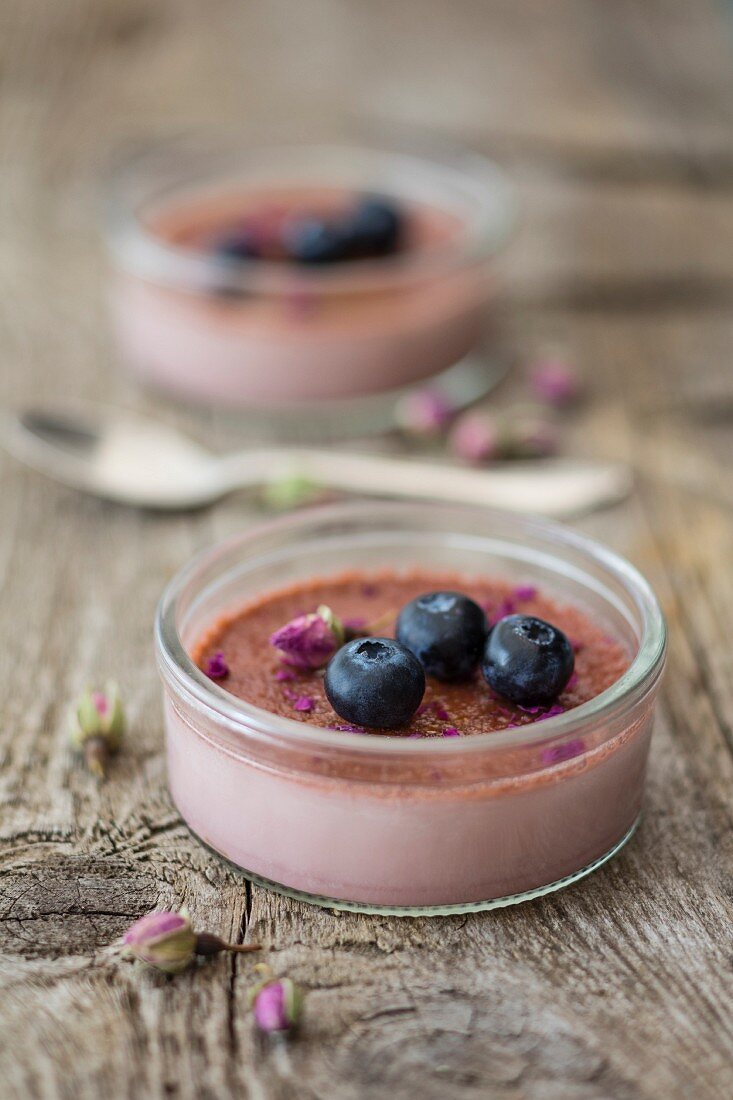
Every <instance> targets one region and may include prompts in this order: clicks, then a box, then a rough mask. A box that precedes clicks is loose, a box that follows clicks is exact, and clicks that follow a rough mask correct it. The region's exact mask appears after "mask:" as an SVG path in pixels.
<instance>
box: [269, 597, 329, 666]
mask: <svg viewBox="0 0 733 1100" xmlns="http://www.w3.org/2000/svg"><path fill="white" fill-rule="evenodd" d="M343 644H344V627H343V623H341V622H340V620H339V619H337V618H336V616H335V615H334V613H333V611H331V608H330V607H326V606H325V604H323V605H321V607H319V608H318V609H317V610H316V611H313V612H311V614H309V615H298V617H297V618H295V619H291V621H290V622H289V623H286V624H285V626H281V627H280V629H279V630H276V631H275V633H274V634H272V635H271V637H270V645H272V646H274V647H275V649H279V650H280V652H281V653H282V655H283V661H284V662H285V664H286V665H291V666H292V667H293V668H299V669H303V670H306V669H315V668H323V667H324V666H325V665H327V664H328V662H329V661H330V659H331V657H332V656H333V655H334V653H335V652H336V650H337V649H339V648H340V647H341V646H342V645H343Z"/></svg>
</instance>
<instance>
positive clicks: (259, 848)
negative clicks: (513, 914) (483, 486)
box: [156, 504, 665, 915]
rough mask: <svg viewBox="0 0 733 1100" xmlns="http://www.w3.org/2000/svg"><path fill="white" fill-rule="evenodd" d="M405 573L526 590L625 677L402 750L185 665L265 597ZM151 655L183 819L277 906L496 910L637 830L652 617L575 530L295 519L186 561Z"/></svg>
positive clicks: (652, 667) (440, 515)
mask: <svg viewBox="0 0 733 1100" xmlns="http://www.w3.org/2000/svg"><path fill="white" fill-rule="evenodd" d="M416 566H417V567H427V568H434V567H435V568H443V569H445V568H446V567H447V568H449V569H450V570H452V571H457V572H459V573H461V574H464V575H466V576H467V577H469V576H474V577H476V576H484V577H502V578H505V579H508V580H513V581H520V580H521V581H522V582H523V583H526V582H536V583H537V585H538V586H541V587H542V589H543V591H545V592H546V593H547V594H548V595H551V596H553V597H555V598H557V600H558V601H564V602H567V603H572V604H574V605H575V606H577V607H579V608H580V609H582V610H583V611H584V612H585V613H586V614H588V615H590V616H592V617H593V619H594V620H595V621H596V622H601V623H602V624H603V625H604V629H605V630H606V631H607V632H609V633H610V634H612V635H613V636H614V637H615V638H617V639H618V640H620V641H621V642H622V643H623V645H624V646H626V647H627V648H628V651H629V655H630V657H632V658H633V659H632V661H631V664H630V667H629V669H628V671H627V672H626V673H625V674H624V675H623V676H622V677H621V679H619V680H618V681H617V682H616V683H615V684H613V685H612V687H610V688H609V689H608V690H607V691H604V692H603V693H602V694H600V695H598V696H597V697H596V698H594V699H592V700H591V701H590V702H588V703H585V704H583V705H582V706H579V707H577V708H576V709H574V710H570V711H567V712H566V713H564V714H562V715H560V716H557V717H554V718H550V719H547V720H546V721H543V722H538V723H535V724H533V725H529V726H524V727H522V728H519V729H512V730H504V731H502V732H499V733H485V734H476V735H472V736H467V737H462V738H449V739H445V740H443V739H440V738H438V739H426V740H417V739H416V740H412V739H407V738H401V737H400V736H399V735H388V736H380V737H372V736H363V735H358V734H353V733H344V732H336V731H333V730H328V729H323V728H318V727H314V726H309V725H307V724H304V723H301V722H297V721H294V720H290V719H284V718H279V717H276V716H275V715H273V714H271V713H268V712H266V711H263V710H261V709H259V708H257V707H254V706H252V705H250V704H248V703H245V702H243V701H241V700H240V699H238V698H236V697H234V696H233V695H231V694H229V693H227V692H226V691H225V690H224V689H223V688H222V687H221V686H219V685H218V684H216V683H215V682H213V681H212V680H210V679H209V678H208V677H206V676H205V675H204V674H203V673H202V672H201V671H200V670H199V669H198V668H197V667H196V666H195V665H194V664H193V662H192V661H191V659H190V657H189V652H190V651H191V649H192V647H193V646H194V644H195V643H196V642H197V641H198V640H199V638H200V637H201V636H202V634H203V633H204V632H205V631H206V630H207V629H208V628H209V627H211V626H212V624H213V623H214V622H216V621H217V619H218V618H219V617H220V616H222V615H223V614H225V613H227V612H228V613H231V612H232V611H236V610H237V608H238V607H239V606H241V605H243V604H244V603H246V602H247V601H248V600H249V599H252V598H254V597H256V596H258V595H260V594H262V593H263V592H267V591H268V590H270V589H272V588H275V587H281V586H283V585H285V584H288V583H291V582H293V581H297V580H298V579H305V578H311V577H313V576H328V575H331V574H334V573H339V572H342V571H344V570H347V569H348V570H360V569H363V570H365V571H370V572H371V571H373V570H379V569H383V568H389V569H394V570H402V569H410V568H414V567H416ZM156 647H157V656H158V661H159V665H160V670H161V674H162V678H163V685H164V700H165V724H166V736H167V753H168V774H169V783H170V788H171V791H172V794H173V798H174V800H175V803H176V805H177V806H178V808H179V810H180V812H181V814H182V816H183V818H184V820H185V821H186V822H187V823H188V825H189V826H190V828H191V829H192V830H193V832H194V833H195V834H196V835H197V836H198V837H200V838H201V839H202V840H203V841H204V842H205V843H206V844H208V845H209V846H210V847H211V848H212V849H214V850H215V851H216V852H218V853H220V854H221V855H223V856H225V857H226V858H227V859H228V860H230V861H231V862H232V863H234V864H235V865H236V866H237V867H239V868H241V869H242V870H243V871H244V873H245V874H246V875H247V876H248V877H249V878H251V879H253V880H254V881H257V882H262V883H265V884H266V885H268V886H270V887H271V888H272V889H274V890H278V891H280V892H282V893H286V894H289V895H292V896H295V897H299V898H302V899H304V900H307V901H311V902H316V903H318V904H322V905H327V906H331V907H333V908H343V909H353V910H358V911H363V912H380V913H396V914H407V915H415V914H424V913H453V912H468V911H471V910H480V909H491V908H493V907H495V906H501V905H508V904H512V903H514V902H518V901H522V900H525V899H527V898H531V897H535V896H537V895H540V894H544V893H547V892H549V891H552V890H556V889H558V888H559V887H561V886H565V885H567V884H568V883H570V882H574V881H575V880H576V879H578V878H581V877H582V876H584V875H586V874H588V873H589V872H590V871H592V870H593V869H594V868H596V867H598V866H600V865H601V864H602V863H603V862H605V860H607V859H609V858H610V856H612V855H613V854H614V853H615V852H616V851H618V849H619V848H620V847H621V846H622V845H623V844H624V842H625V841H626V840H627V839H628V837H629V836H630V835H631V833H632V832H633V829H634V827H635V825H636V822H637V818H638V815H639V811H640V807H641V801H642V793H643V788H644V780H645V770H646V761H647V754H648V750H649V740H650V736H651V730H652V717H653V709H654V701H655V697H656V693H657V688H658V685H659V680H660V676H661V673H662V669H663V665H664V655H665V624H664V619H663V616H662V612H661V610H660V608H659V605H658V603H657V601H656V599H655V597H654V595H653V593H652V591H651V589H650V588H649V586H648V585H647V583H646V581H645V580H644V579H643V577H641V576H640V574H639V573H638V572H637V571H636V570H635V569H634V568H633V567H632V566H631V565H630V564H629V563H628V562H626V561H624V560H623V559H622V558H620V557H618V556H617V555H616V554H614V553H612V552H611V551H610V550H608V549H606V548H605V547H603V546H601V545H600V544H598V543H596V542H594V541H592V540H591V539H588V538H585V537H583V536H581V535H579V534H576V533H574V532H573V531H571V530H569V529H566V528H563V527H560V526H558V525H555V524H552V523H548V522H545V521H543V520H539V519H529V518H524V517H518V516H516V515H510V514H508V513H503V512H493V511H489V510H486V509H481V510H477V509H472V508H466V507H455V506H447V507H438V506H433V505H421V504H411V505H407V506H403V505H399V506H393V505H384V504H373V505H337V506H333V507H329V508H322V509H314V510H312V511H309V512H304V513H300V514H295V515H291V516H288V517H287V518H284V519H280V520H277V521H275V522H272V523H269V524H266V525H263V526H261V527H259V528H257V529H254V530H251V531H248V532H247V533H246V534H242V535H239V536H237V537H235V538H232V539H230V540H229V541H227V542H225V543H223V544H222V545H220V546H217V547H215V548H214V549H212V550H209V551H207V552H205V553H203V554H201V555H200V556H199V557H197V558H196V559H195V560H194V561H193V562H192V563H191V564H189V565H188V566H187V567H186V568H185V569H184V570H183V571H182V572H181V573H180V574H179V575H178V576H177V577H176V578H175V579H174V580H173V581H172V582H171V584H170V585H169V586H168V588H167V590H166V592H165V593H164V595H163V598H162V601H161V604H160V607H159V611H158V617H157V627H156Z"/></svg>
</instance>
